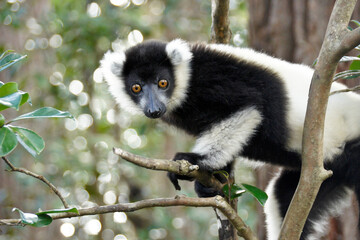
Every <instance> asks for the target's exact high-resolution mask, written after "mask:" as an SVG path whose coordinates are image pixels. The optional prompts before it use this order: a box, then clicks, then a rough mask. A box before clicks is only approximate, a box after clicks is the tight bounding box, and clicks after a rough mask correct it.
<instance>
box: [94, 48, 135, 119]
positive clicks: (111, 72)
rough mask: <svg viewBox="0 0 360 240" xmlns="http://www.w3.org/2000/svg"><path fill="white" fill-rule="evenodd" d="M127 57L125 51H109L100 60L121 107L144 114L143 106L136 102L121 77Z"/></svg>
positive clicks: (133, 112)
mask: <svg viewBox="0 0 360 240" xmlns="http://www.w3.org/2000/svg"><path fill="white" fill-rule="evenodd" d="M125 58H126V57H125V53H123V52H110V51H108V52H107V53H105V55H104V58H103V59H102V60H101V61H100V65H101V71H102V74H103V77H104V79H105V81H106V82H107V84H108V85H109V91H110V93H111V95H113V96H114V98H115V101H116V102H117V103H118V104H119V105H120V107H121V109H123V110H125V111H128V112H129V113H132V114H142V110H141V108H140V107H139V106H137V105H136V104H135V103H134V101H133V100H132V99H131V98H130V96H129V94H128V93H127V92H126V89H125V84H124V80H123V79H122V78H121V71H122V67H123V64H124V62H125Z"/></svg>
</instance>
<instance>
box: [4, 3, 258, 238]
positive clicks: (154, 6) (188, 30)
mask: <svg viewBox="0 0 360 240" xmlns="http://www.w3.org/2000/svg"><path fill="white" fill-rule="evenodd" d="M231 15H232V16H234V17H233V18H232V19H231V23H232V31H233V43H234V44H236V45H244V44H245V42H246V40H245V39H246V37H245V36H246V23H247V20H246V19H247V17H246V16H247V11H246V4H245V2H244V1H232V2H231ZM210 25H211V3H210V1H176V0H171V1H163V0H147V1H146V0H132V1H130V0H111V1H109V0H102V1H85V0H76V1H74V0H51V1H49V0H20V1H18V0H8V1H6V0H2V1H0V52H3V51H4V50H6V49H13V50H15V51H16V52H18V53H20V54H27V55H28V59H27V60H26V61H24V62H22V64H17V65H14V66H13V67H11V68H10V69H7V70H6V71H4V72H2V73H1V75H0V80H1V81H3V82H8V81H16V82H17V83H18V84H19V88H20V89H21V90H23V91H27V92H29V94H30V96H31V98H32V103H33V105H32V106H30V105H24V106H23V107H22V108H21V110H20V112H16V111H15V110H13V109H10V110H6V111H4V115H5V117H6V118H11V117H13V116H17V115H19V114H21V113H25V112H29V111H32V110H34V109H36V108H38V107H42V106H51V107H55V108H57V109H60V110H63V111H69V112H71V113H72V114H73V115H74V116H75V118H76V119H77V121H76V122H74V121H72V120H70V119H65V120H64V119H55V120H44V121H43V120H34V121H23V122H20V123H19V124H21V125H22V126H26V127H29V128H31V129H33V130H34V131H36V132H37V133H39V135H41V136H42V137H43V138H44V140H45V141H46V147H45V150H44V152H43V153H42V154H41V155H40V157H39V158H38V159H34V158H33V157H32V156H31V155H30V154H28V153H26V152H25V151H23V150H22V149H21V148H19V147H18V148H17V149H16V150H15V151H14V152H13V153H12V154H11V155H10V156H9V159H10V160H11V161H12V162H13V163H14V164H15V165H16V166H19V167H25V168H27V169H29V170H31V171H34V172H36V173H38V174H41V175H44V176H46V177H47V178H48V179H49V180H50V181H51V182H52V183H53V184H54V185H55V186H57V187H59V189H60V190H61V192H62V193H63V194H64V195H65V196H66V199H67V201H68V202H69V203H70V204H71V205H74V206H79V207H88V206H93V205H106V204H114V203H119V202H120V203H121V202H129V201H137V200H141V199H148V198H155V197H172V196H175V194H186V195H189V196H195V194H194V191H193V187H192V184H191V183H184V184H183V186H184V187H183V190H182V191H181V192H177V193H176V192H175V190H174V188H173V186H172V185H171V184H170V182H169V181H168V180H167V179H166V174H165V173H163V172H153V171H150V170H145V169H142V168H139V167H137V166H134V165H132V164H130V163H127V162H126V161H123V160H121V159H119V158H118V157H116V156H115V155H114V154H113V153H112V148H113V147H116V146H118V147H122V148H124V149H126V150H128V151H130V152H133V153H137V154H141V155H144V156H148V157H156V158H169V159H170V158H171V157H172V156H173V155H174V154H175V153H176V152H177V151H188V150H189V149H190V148H191V145H192V141H193V140H192V139H191V138H190V137H187V136H186V135H185V134H183V133H181V132H176V131H175V130H174V129H169V128H168V127H167V126H165V125H163V124H161V123H159V122H158V121H154V120H153V121H151V120H148V119H145V118H144V117H133V116H131V115H130V114H128V113H125V112H122V111H120V110H119V109H118V108H117V106H116V105H115V103H114V101H113V100H112V99H111V97H110V96H109V93H108V91H107V85H106V84H105V83H104V82H103V79H102V76H101V73H100V72H99V70H98V67H99V61H100V59H101V58H102V56H103V54H104V53H105V52H106V51H108V50H109V49H113V50H117V49H122V48H125V47H128V46H131V45H134V44H136V43H139V42H142V41H143V40H146V39H161V40H171V39H174V38H179V37H181V38H183V39H186V40H189V41H208V40H209V36H210ZM5 168H6V167H5V165H4V164H3V163H0V218H17V217H18V215H17V213H13V212H11V210H12V208H13V207H18V208H20V209H22V210H23V211H25V212H36V211H37V210H38V209H39V208H41V209H53V208H61V207H62V205H61V202H60V201H59V199H58V198H57V197H56V195H54V194H53V193H52V192H51V191H50V190H49V189H48V187H47V186H46V185H44V184H43V183H42V182H39V181H38V180H36V179H33V178H31V177H28V176H25V175H22V174H19V173H9V172H6V171H4V169H5ZM242 176H243V178H244V179H246V182H249V183H251V181H252V176H251V174H250V172H246V173H244V174H242ZM244 181H245V180H244ZM243 201H244V207H243V208H242V209H241V216H242V217H244V218H245V219H247V221H248V223H249V224H252V225H253V224H254V223H255V212H254V210H253V209H254V208H255V204H256V203H255V202H254V201H253V200H252V199H251V198H250V197H244V200H243ZM250 212H252V213H250ZM0 230H1V232H0V239H1V240H5V239H6V240H9V239H14V240H16V239H19V240H20V239H39V240H40V239H49V237H50V236H51V238H52V239H65V238H67V237H68V238H69V239H104V240H110V239H111V240H113V239H114V240H125V239H129V240H131V239H216V236H217V225H216V218H215V215H214V212H213V210H212V209H209V208H207V209H199V208H198V209H197V208H185V207H174V208H166V209H165V208H156V209H148V210H141V211H138V212H134V213H129V214H127V213H115V214H106V215H102V216H87V217H81V218H73V219H65V220H57V221H54V222H53V223H52V224H51V225H50V226H49V227H45V228H33V227H25V228H23V227H16V228H14V227H0Z"/></svg>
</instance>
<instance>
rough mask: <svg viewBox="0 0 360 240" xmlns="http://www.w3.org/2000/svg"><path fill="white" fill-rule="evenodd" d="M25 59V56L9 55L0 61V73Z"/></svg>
mask: <svg viewBox="0 0 360 240" xmlns="http://www.w3.org/2000/svg"><path fill="white" fill-rule="evenodd" d="M25 58H27V55H20V54H18V53H11V54H9V55H6V56H5V57H3V58H1V59H0V72H1V71H2V70H4V69H6V68H8V67H10V66H12V65H14V64H15V63H17V62H20V61H21V60H24V59H25Z"/></svg>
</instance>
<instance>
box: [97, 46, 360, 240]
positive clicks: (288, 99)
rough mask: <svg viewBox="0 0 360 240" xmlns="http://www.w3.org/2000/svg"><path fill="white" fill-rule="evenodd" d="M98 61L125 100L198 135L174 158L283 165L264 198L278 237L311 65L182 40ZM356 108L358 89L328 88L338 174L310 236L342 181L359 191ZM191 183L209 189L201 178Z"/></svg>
mask: <svg viewBox="0 0 360 240" xmlns="http://www.w3.org/2000/svg"><path fill="white" fill-rule="evenodd" d="M102 68H103V72H104V76H105V79H106V80H107V82H108V84H109V86H110V92H111V93H112V94H113V95H114V97H115V98H116V100H117V102H118V103H119V104H120V106H121V107H123V108H125V109H128V110H130V111H132V112H134V111H135V112H144V113H145V114H146V115H147V116H148V117H151V118H161V119H162V120H164V121H165V122H167V123H169V124H171V125H174V126H176V127H178V128H180V129H183V130H185V131H186V132H187V133H189V134H191V135H193V136H195V137H196V138H197V140H196V144H195V146H194V148H193V151H192V153H181V154H177V155H176V156H175V158H174V160H177V159H187V160H189V161H190V162H191V163H194V164H197V165H199V167H200V168H202V169H206V170H209V171H215V170H219V169H224V168H226V167H227V166H230V165H231V164H232V162H233V161H234V159H235V158H237V157H239V156H241V157H246V158H248V159H253V160H256V161H262V162H266V163H272V164H277V165H280V166H284V167H285V170H282V172H281V173H280V174H279V175H277V176H276V177H275V178H274V179H273V180H272V181H271V183H270V184H269V187H268V189H267V192H268V194H269V196H270V198H269V200H268V203H267V204H266V207H265V212H266V213H267V222H268V232H269V237H270V239H276V237H277V235H278V231H279V229H280V224H281V221H282V217H283V216H284V214H285V212H286V209H287V207H288V204H289V202H290V200H291V197H292V195H293V192H294V190H295V188H296V184H297V181H298V178H299V176H298V175H299V169H300V166H301V156H300V154H301V144H302V131H303V123H304V118H305V110H306V104H307V97H308V91H309V86H310V81H311V77H312V74H313V70H312V69H311V68H309V67H307V66H303V65H298V64H291V63H288V62H285V61H282V60H279V59H276V58H273V57H270V56H267V55H265V54H262V53H258V52H255V51H252V50H250V49H240V48H234V47H230V46H225V45H204V44H189V43H186V42H183V41H181V40H174V41H172V42H170V43H162V42H146V43H144V44H140V45H137V46H135V47H133V48H130V49H129V50H127V51H126V52H125V54H121V53H107V54H106V55H105V57H104V59H103V61H102ZM163 80H165V81H166V82H165V81H163ZM343 88H344V86H343V85H342V84H338V83H334V84H333V86H332V90H339V89H343ZM359 109H360V96H359V95H357V94H354V93H346V94H336V95H333V96H331V97H330V100H329V103H328V108H327V115H326V121H325V133H324V153H325V167H326V168H328V169H331V170H333V172H334V176H333V177H332V178H330V179H328V180H327V181H325V182H324V184H323V186H322V188H321V190H320V193H319V197H318V199H321V200H320V201H318V200H317V201H316V202H315V205H314V208H313V210H312V212H311V214H310V216H309V220H308V221H307V224H306V226H305V229H304V233H303V235H302V238H303V239H311V237H313V236H315V235H314V234H312V233H313V231H314V230H315V231H316V230H318V229H315V228H317V226H318V225H319V224H315V223H320V222H323V220H324V219H323V218H324V217H326V215H328V214H330V213H333V211H332V210H331V209H332V208H331V206H332V204H339V203H340V202H342V200H343V199H344V197H345V196H346V195H347V193H348V190H347V188H355V190H356V193H357V194H358V196H359V193H360V171H359V170H360V160H358V161H357V157H358V155H359V157H360V145H359V144H360V140H359V139H360V111H359ZM174 177H175V176H172V180H173V181H174ZM197 190H198V193H200V195H201V194H202V193H204V192H206V189H201V187H200V189H199V185H198V187H197ZM314 209H316V210H314Z"/></svg>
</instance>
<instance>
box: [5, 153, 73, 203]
mask: <svg viewBox="0 0 360 240" xmlns="http://www.w3.org/2000/svg"><path fill="white" fill-rule="evenodd" d="M2 159H3V160H4V162H5V163H6V164H7V165H8V166H9V167H10V170H9V171H11V172H20V173H24V174H26V175H28V176H31V177H34V178H37V179H39V180H40V181H42V182H44V183H45V184H46V185H48V186H49V188H50V189H51V190H52V191H53V192H54V193H55V194H56V195H57V196H58V197H59V198H60V200H61V202H62V203H63V205H64V207H65V208H69V205H68V203H67V202H66V201H65V198H64V197H63V196H62V195H61V193H60V192H59V190H58V189H57V188H56V187H55V186H54V185H53V184H52V183H51V182H49V181H48V180H47V179H46V178H45V177H44V176H41V175H38V174H36V173H33V172H31V171H29V170H27V169H25V168H17V167H15V166H14V165H13V164H12V163H11V162H10V161H9V160H8V159H7V158H6V157H2Z"/></svg>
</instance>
